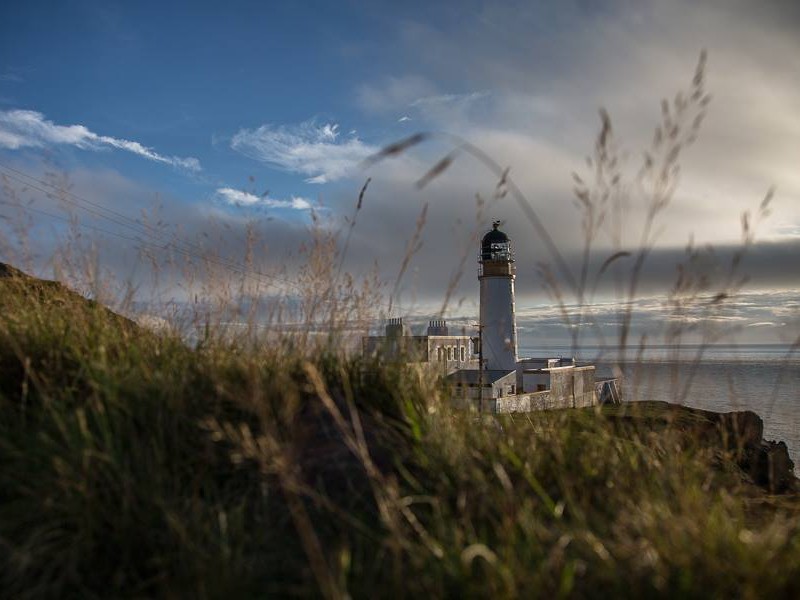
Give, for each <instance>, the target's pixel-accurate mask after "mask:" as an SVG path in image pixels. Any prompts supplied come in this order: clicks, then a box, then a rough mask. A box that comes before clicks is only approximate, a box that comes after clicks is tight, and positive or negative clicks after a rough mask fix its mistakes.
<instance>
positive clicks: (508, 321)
mask: <svg viewBox="0 0 800 600" xmlns="http://www.w3.org/2000/svg"><path fill="white" fill-rule="evenodd" d="M499 226H500V222H499V221H495V222H494V223H493V224H492V230H491V231H490V232H489V233H487V234H486V235H485V236H483V240H482V241H481V250H480V256H479V258H478V280H479V281H480V288H481V296H480V303H481V308H480V312H481V318H480V327H481V346H482V351H483V359H484V361H485V365H484V367H485V368H486V369H497V370H503V371H511V370H514V369H516V367H517V323H516V318H515V316H514V278H515V268H514V256H513V254H512V252H511V240H509V238H508V236H507V235H506V234H505V233H503V232H502V231H500V229H498V227H499Z"/></svg>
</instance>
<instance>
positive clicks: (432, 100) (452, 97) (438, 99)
mask: <svg viewBox="0 0 800 600" xmlns="http://www.w3.org/2000/svg"><path fill="white" fill-rule="evenodd" d="M487 96H489V92H470V93H469V94H438V95H436V96H425V97H423V98H417V99H416V100H414V101H413V102H412V103H411V104H410V106H413V107H422V106H430V105H442V104H456V103H458V104H468V103H470V102H474V101H475V100H480V99H481V98H486V97H487Z"/></svg>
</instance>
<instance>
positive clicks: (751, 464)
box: [607, 402, 800, 494]
mask: <svg viewBox="0 0 800 600" xmlns="http://www.w3.org/2000/svg"><path fill="white" fill-rule="evenodd" d="M607 410H608V413H607V416H608V417H609V418H610V419H613V420H616V421H618V423H619V424H620V425H624V426H625V427H626V428H628V427H634V428H642V427H645V428H647V429H655V430H659V429H666V428H667V427H673V428H676V429H677V430H679V431H680V432H682V433H684V434H685V435H686V436H687V437H689V438H691V439H692V440H695V441H696V442H699V443H701V444H703V445H706V446H712V447H714V448H718V449H719V450H720V451H722V452H724V453H726V454H727V455H729V456H730V457H732V458H733V460H735V462H736V464H737V465H738V466H739V468H740V469H741V470H742V471H743V472H744V473H745V474H746V476H747V477H748V478H749V479H750V480H751V481H752V482H753V483H755V484H757V485H759V486H761V487H763V488H764V489H765V490H767V491H768V492H770V493H773V494H783V493H792V492H795V493H800V479H798V478H797V477H796V476H795V474H794V462H793V461H792V459H791V458H790V457H789V450H788V448H787V447H786V444H785V443H784V442H782V441H777V442H776V441H767V440H765V439H764V421H763V420H762V419H761V417H759V416H758V415H757V414H756V413H754V412H753V411H750V410H746V411H737V412H729V413H717V412H712V411H709V410H701V409H698V408H690V407H688V406H683V405H678V404H669V403H667V402H630V403H626V404H622V405H619V406H616V407H610V408H609V409H607Z"/></svg>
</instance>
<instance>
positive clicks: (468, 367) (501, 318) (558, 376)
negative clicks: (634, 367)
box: [362, 221, 620, 413]
mask: <svg viewBox="0 0 800 600" xmlns="http://www.w3.org/2000/svg"><path fill="white" fill-rule="evenodd" d="M499 227H500V222H499V221H495V222H494V223H493V224H492V229H491V231H489V232H488V233H487V234H486V235H484V236H483V239H482V240H481V247H480V253H479V255H478V281H479V284H480V323H479V324H478V327H479V330H478V336H477V337H472V336H471V335H468V334H467V332H466V331H463V332H462V333H461V335H450V333H449V329H448V327H447V324H446V323H445V322H444V321H441V320H435V321H431V322H430V324H429V325H428V330H427V334H426V335H412V334H411V332H410V330H409V329H408V327H407V326H406V325H404V323H403V320H402V319H399V318H395V319H391V320H390V321H389V323H388V324H387V325H386V333H385V335H382V336H367V337H364V338H363V341H362V344H363V352H364V354H365V355H380V356H382V357H383V358H385V359H387V360H400V361H405V362H415V363H420V364H423V365H424V364H427V365H428V366H429V367H430V368H432V369H434V370H435V371H437V372H439V373H441V374H442V376H443V377H444V379H445V381H446V382H447V383H448V384H449V386H450V389H451V400H452V402H453V403H454V405H455V406H460V407H464V408H470V409H478V410H480V411H488V412H492V413H509V412H529V411H533V410H545V409H556V408H580V407H586V406H594V405H596V404H598V403H605V402H619V401H620V392H619V388H618V385H617V384H618V382H617V380H616V379H609V380H605V381H595V367H594V366H593V365H590V364H578V363H577V362H576V361H575V359H574V358H571V357H570V358H563V357H558V358H544V357H543V358H519V356H518V355H517V323H516V314H515V306H514V280H515V278H516V268H515V265H514V254H513V252H512V250H511V240H510V239H509V237H508V236H507V235H506V234H505V233H503V232H502V231H500V229H499Z"/></svg>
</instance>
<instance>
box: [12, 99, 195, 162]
mask: <svg viewBox="0 0 800 600" xmlns="http://www.w3.org/2000/svg"><path fill="white" fill-rule="evenodd" d="M56 145H68V146H74V147H76V148H80V149H82V150H99V149H101V148H103V147H111V148H116V149H117V150H125V151H126V152H131V153H132V154H136V155H138V156H141V157H143V158H146V159H148V160H152V161H154V162H159V163H164V164H168V165H172V166H173V167H179V168H181V169H186V170H187V171H195V172H197V171H200V170H202V169H201V167H200V161H199V160H197V159H196V158H193V157H186V158H182V157H179V156H165V155H163V154H159V153H158V152H156V151H155V150H153V149H152V148H148V147H147V146H144V145H143V144H141V143H139V142H135V141H132V140H126V139H122V138H115V137H111V136H107V135H98V134H97V133H94V132H93V131H91V130H90V129H88V128H87V127H85V126H84V125H57V124H56V123H53V122H52V121H50V120H48V119H46V118H45V116H44V115H43V114H42V113H40V112H37V111H34V110H20V109H15V110H0V147H2V148H7V149H9V150H19V149H21V148H44V147H47V146H56Z"/></svg>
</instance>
